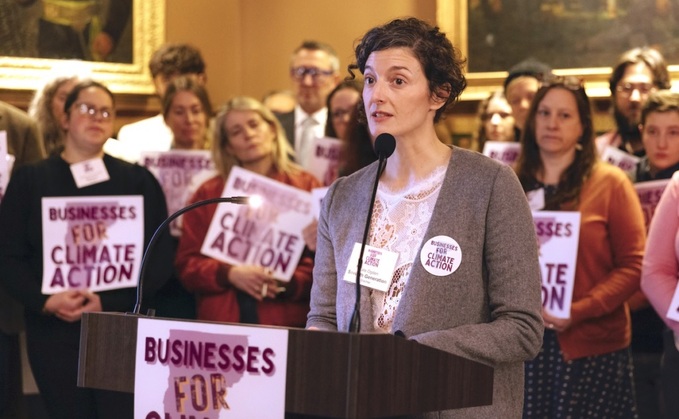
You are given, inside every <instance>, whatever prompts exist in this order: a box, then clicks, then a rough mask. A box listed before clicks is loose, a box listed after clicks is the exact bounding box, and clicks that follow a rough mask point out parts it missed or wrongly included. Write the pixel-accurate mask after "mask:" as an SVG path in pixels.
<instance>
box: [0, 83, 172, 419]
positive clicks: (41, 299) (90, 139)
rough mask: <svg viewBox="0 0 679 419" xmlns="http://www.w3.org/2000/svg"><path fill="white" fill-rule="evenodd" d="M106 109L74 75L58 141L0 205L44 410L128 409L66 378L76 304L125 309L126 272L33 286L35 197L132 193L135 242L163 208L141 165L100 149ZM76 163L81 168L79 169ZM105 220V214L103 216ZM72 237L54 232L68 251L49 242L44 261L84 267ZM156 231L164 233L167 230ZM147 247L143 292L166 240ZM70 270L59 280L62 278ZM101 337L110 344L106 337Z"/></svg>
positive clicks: (63, 413) (162, 269) (73, 370)
mask: <svg viewBox="0 0 679 419" xmlns="http://www.w3.org/2000/svg"><path fill="white" fill-rule="evenodd" d="M114 117H115V108H114V101H113V95H112V94H111V92H110V91H109V90H108V89H107V88H106V87H105V86H104V85H102V84H100V83H97V82H95V81H82V82H79V83H78V84H76V85H75V86H74V87H73V89H72V90H71V91H70V93H69V94H68V95H67V97H66V100H65V102H64V115H63V117H62V120H61V123H62V125H63V126H64V128H65V137H64V148H63V150H62V151H61V153H59V154H55V155H52V156H50V157H49V158H47V159H46V160H43V161H41V162H39V163H36V164H33V165H29V166H25V167H23V168H21V169H19V170H18V171H17V172H16V173H15V174H14V176H13V177H12V179H11V181H10V183H9V186H8V188H7V194H6V195H5V198H4V199H3V201H2V206H0V266H2V272H3V274H2V277H1V280H2V283H3V285H4V286H6V288H7V289H8V291H10V293H11V294H12V295H13V296H14V297H15V298H16V299H17V300H18V301H20V302H21V303H22V304H23V305H24V307H25V313H24V317H25V322H26V340H27V349H28V356H29V361H30V364H31V367H32V370H33V374H34V376H35V380H36V383H37V384H38V388H39V390H40V394H41V396H42V399H43V400H44V402H45V406H46V408H47V411H48V413H49V416H50V418H57V419H59V418H64V419H66V418H69V419H72V418H82V419H85V418H95V417H98V418H107V417H108V418H131V417H132V416H133V395H132V394H127V393H119V392H112V391H104V390H94V389H85V388H79V387H77V386H76V380H77V376H78V351H79V342H80V323H81V322H80V320H81V317H82V315H83V313H85V312H98V311H108V312H111V311H113V312H129V311H132V310H133V309H134V307H135V301H136V290H135V287H136V284H137V281H136V278H135V281H131V283H130V286H129V287H127V288H118V289H114V290H107V291H98V292H92V291H89V290H88V289H87V288H84V287H80V286H76V285H77V284H76V285H69V286H66V287H65V288H66V291H61V292H57V293H54V294H50V295H46V294H43V293H42V285H43V260H44V259H43V252H44V251H50V249H46V250H43V233H44V231H43V230H45V229H46V227H47V226H49V225H50V223H52V221H50V220H49V219H47V220H45V221H43V215H42V211H43V208H42V205H43V204H42V202H43V201H42V199H43V198H46V197H71V198H77V197H100V196H106V197H111V198H112V199H115V197H116V196H142V197H143V217H144V218H143V229H140V231H129V232H127V234H129V235H130V237H132V236H133V235H142V236H143V242H144V243H148V240H150V238H151V236H152V235H153V232H154V231H155V229H156V227H158V225H159V224H160V223H161V222H162V221H163V220H164V219H165V218H166V217H167V210H166V207H165V198H164V196H163V192H162V190H161V188H160V185H159V184H158V182H157V181H156V179H155V178H154V177H153V175H151V173H150V172H148V171H147V170H146V169H144V168H143V167H141V166H137V165H132V164H129V163H126V162H124V161H122V160H118V159H115V158H113V157H111V156H109V155H106V154H104V152H103V145H104V143H105V142H106V140H107V139H108V138H109V136H110V135H111V133H112V131H113V120H114ZM79 169H82V170H83V171H85V173H86V176H84V175H83V174H82V172H81V171H80V170H79ZM90 169H91V170H90ZM121 199H122V198H121ZM67 209H68V208H67ZM102 211H103V210H102ZM64 213H66V211H64ZM69 214H72V213H70V212H69ZM93 214H94V213H93ZM102 216H103V215H102ZM130 216H132V215H131V214H130ZM69 217H70V216H69ZM91 217H94V218H88V220H89V219H91V220H95V218H96V219H97V220H102V218H100V217H95V216H94V215H92V216H91ZM66 219H68V220H72V218H67V217H66V216H64V220H63V221H60V222H61V223H63V222H66ZM107 220H108V221H107V222H115V220H114V219H111V218H109V219H107ZM68 222H69V223H75V224H73V226H74V227H73V228H75V226H81V227H84V225H83V224H80V223H83V222H85V221H68ZM92 222H93V223H94V222H95V221H92ZM46 231H48V230H46ZM46 231H45V232H46ZM72 231H75V230H72ZM99 231H101V230H99ZM74 234H75V233H74ZM104 234H105V233H104ZM78 237H80V238H79V239H76V237H75V235H74V236H73V237H72V238H71V235H68V237H66V238H64V240H65V243H66V244H65V245H64V247H65V248H66V246H68V249H69V250H68V252H71V253H70V256H69V257H68V258H70V260H71V261H70V262H69V261H68V259H64V258H66V256H64V255H61V254H60V253H57V254H55V253H53V252H52V251H50V254H49V255H47V256H48V257H51V258H52V260H53V262H54V263H64V264H65V265H63V267H64V270H66V269H67V268H66V266H71V267H80V268H81V269H84V267H82V266H80V265H78V264H77V261H74V260H75V259H77V258H78V256H77V255H76V254H74V253H76V251H78V250H77V249H80V247H76V245H78V243H83V242H82V240H86V241H87V240H88V239H83V237H84V236H78ZM166 237H167V238H169V235H167V236H166ZM69 243H73V244H72V245H70V244H69ZM87 243H92V245H93V246H94V243H97V242H96V241H94V239H93V238H90V239H89V241H87ZM102 246H103V245H102ZM155 249H156V250H155V254H154V255H153V257H152V258H151V259H150V260H149V262H150V263H151V265H149V270H150V271H151V272H153V275H152V276H149V277H148V278H146V280H145V283H144V295H145V297H146V299H147V301H150V300H149V298H150V297H152V296H153V293H154V292H155V291H156V290H158V289H159V288H160V287H161V286H162V285H163V283H164V281H165V280H166V279H167V278H169V276H170V275H171V267H172V257H173V254H172V245H171V242H170V241H169V240H168V239H162V238H161V240H160V241H159V242H158V247H156V248H155ZM64 252H66V250H64ZM83 257H84V256H83ZM111 257H112V258H115V256H113V255H111ZM125 257H127V256H125ZM55 258H56V259H55ZM57 259H58V260H61V262H58V261H57ZM62 259H63V260H62ZM48 260H49V259H48ZM104 260H105V258H104V257H103V256H102V257H101V262H102V263H104ZM137 262H139V261H137ZM93 264H94V265H92V266H94V268H96V267H97V266H99V267H103V266H107V265H97V261H93ZM88 266H89V265H88ZM64 275H66V274H64ZM70 275H71V274H70V273H69V274H68V284H72V282H71V276H70ZM81 279H82V278H81ZM64 284H66V282H64ZM111 344H112V345H115V344H116V343H115V339H113V340H112V341H111Z"/></svg>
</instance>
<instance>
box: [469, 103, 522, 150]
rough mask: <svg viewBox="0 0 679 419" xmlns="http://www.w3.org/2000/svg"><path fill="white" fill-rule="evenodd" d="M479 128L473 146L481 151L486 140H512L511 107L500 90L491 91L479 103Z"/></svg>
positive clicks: (512, 122)
mask: <svg viewBox="0 0 679 419" xmlns="http://www.w3.org/2000/svg"><path fill="white" fill-rule="evenodd" d="M477 115H478V124H479V129H478V131H477V132H476V138H475V141H474V142H475V146H476V149H477V150H478V151H483V146H484V145H485V144H486V141H514V117H513V116H512V107H511V106H509V102H507V98H506V97H505V95H504V93H503V92H502V90H498V91H496V92H493V93H491V94H490V96H488V97H487V98H486V99H485V100H483V101H482V102H481V103H480V104H479V109H478V113H477Z"/></svg>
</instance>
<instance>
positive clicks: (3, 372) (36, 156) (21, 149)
mask: <svg viewBox="0 0 679 419" xmlns="http://www.w3.org/2000/svg"><path fill="white" fill-rule="evenodd" d="M3 131H4V132H5V133H6V136H7V150H6V151H7V154H8V155H9V156H11V157H10V159H11V158H12V157H13V160H14V164H13V170H16V169H17V167H20V166H22V165H24V164H27V163H33V162H36V161H39V160H42V159H44V158H45V148H44V146H43V143H42V139H41V136H40V133H39V131H38V126H37V125H36V123H35V122H34V121H33V120H32V119H31V118H30V117H29V116H28V115H26V113H24V112H22V111H21V110H19V109H17V108H15V107H14V106H12V105H9V104H7V103H4V102H0V132H3ZM2 147H4V145H2ZM3 175H6V174H3ZM3 194H4V190H2V191H0V198H1V197H2V195H3ZM3 280H4V279H3V277H2V274H0V418H5V417H18V416H19V409H20V401H21V397H22V392H23V390H22V385H21V359H20V352H19V332H21V331H22V330H23V309H22V307H21V305H19V303H17V302H16V301H15V300H14V299H12V298H10V297H9V295H7V293H6V292H5V290H4V288H3V287H2V282H3Z"/></svg>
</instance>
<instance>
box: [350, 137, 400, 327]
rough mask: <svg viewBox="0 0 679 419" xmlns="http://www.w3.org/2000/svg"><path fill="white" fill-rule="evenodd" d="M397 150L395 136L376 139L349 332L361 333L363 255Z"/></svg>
mask: <svg viewBox="0 0 679 419" xmlns="http://www.w3.org/2000/svg"><path fill="white" fill-rule="evenodd" d="M395 149H396V139H395V138H394V136H393V135H391V134H388V133H382V134H380V135H378V136H377V138H376V139H375V154H377V157H378V158H379V162H378V163H377V176H375V184H374V186H373V192H372V196H371V197H370V208H369V209H368V219H367V220H366V222H365V230H364V231H363V241H361V251H360V252H359V255H358V267H357V270H356V303H355V304H354V313H353V314H352V316H351V322H350V323H349V331H350V332H354V333H359V332H360V331H361V268H362V267H363V253H364V252H365V246H366V242H367V241H368V233H369V232H370V221H371V220H372V214H373V207H374V206H375V196H376V195H377V185H378V184H379V183H380V176H381V175H382V172H383V171H384V168H385V167H387V159H388V158H389V157H390V156H391V155H392V154H394V150H395Z"/></svg>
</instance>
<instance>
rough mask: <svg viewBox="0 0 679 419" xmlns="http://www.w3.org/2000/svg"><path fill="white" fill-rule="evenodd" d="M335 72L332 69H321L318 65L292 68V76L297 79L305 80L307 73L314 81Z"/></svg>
mask: <svg viewBox="0 0 679 419" xmlns="http://www.w3.org/2000/svg"><path fill="white" fill-rule="evenodd" d="M334 73H335V72H334V71H332V70H321V69H320V68H316V67H295V68H291V69H290V76H292V78H294V79H295V80H297V81H302V80H304V77H306V76H307V75H308V76H310V77H311V79H312V80H313V81H316V80H318V79H319V78H321V77H328V76H332V75H333V74H334Z"/></svg>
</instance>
